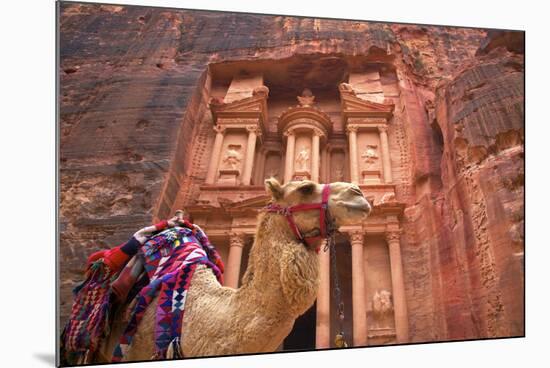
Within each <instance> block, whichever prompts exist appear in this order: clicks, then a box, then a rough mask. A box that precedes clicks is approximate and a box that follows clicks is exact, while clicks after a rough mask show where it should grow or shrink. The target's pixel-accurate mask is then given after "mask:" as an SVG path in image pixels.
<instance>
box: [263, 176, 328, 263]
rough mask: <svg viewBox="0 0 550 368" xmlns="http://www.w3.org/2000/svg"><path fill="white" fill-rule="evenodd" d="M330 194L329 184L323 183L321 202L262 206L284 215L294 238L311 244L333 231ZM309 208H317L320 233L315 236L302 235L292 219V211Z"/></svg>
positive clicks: (309, 209)
mask: <svg viewBox="0 0 550 368" xmlns="http://www.w3.org/2000/svg"><path fill="white" fill-rule="evenodd" d="M329 196H330V185H329V184H325V185H324V186H323V193H322V199H321V203H303V204H298V205H296V206H290V207H282V206H280V205H278V204H275V203H270V204H269V205H267V207H265V208H264V210H265V211H266V212H274V213H278V214H280V215H283V216H285V218H286V220H287V222H288V225H289V226H290V230H292V232H293V233H294V236H295V237H296V239H298V240H299V241H301V242H302V243H304V245H307V246H311V245H312V244H313V243H314V242H315V241H318V240H322V239H327V240H328V238H329V237H330V236H331V235H332V233H333V232H334V230H335V229H334V223H333V221H332V219H331V218H330V213H329V210H328V198H329ZM311 210H319V230H320V234H319V235H317V236H307V237H306V236H303V235H302V232H301V231H300V229H299V228H298V225H296V222H295V221H294V216H293V213H294V212H300V211H311ZM317 252H319V248H317Z"/></svg>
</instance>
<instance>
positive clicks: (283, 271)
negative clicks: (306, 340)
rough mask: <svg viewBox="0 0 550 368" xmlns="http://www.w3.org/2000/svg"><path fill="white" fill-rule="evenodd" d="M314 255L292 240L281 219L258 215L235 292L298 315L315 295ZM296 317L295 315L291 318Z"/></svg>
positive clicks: (316, 270) (315, 261)
mask: <svg viewBox="0 0 550 368" xmlns="http://www.w3.org/2000/svg"><path fill="white" fill-rule="evenodd" d="M318 262H319V261H318V257H317V254H316V253H315V252H314V251H312V250H309V249H308V248H306V247H305V246H304V245H303V244H302V243H300V242H299V241H297V240H296V238H295V236H294V234H293V233H292V231H291V230H290V228H289V227H288V223H287V222H286V219H285V218H284V217H283V216H280V215H277V214H270V213H266V214H262V215H261V216H260V219H259V221H258V227H257V229H256V237H255V241H254V245H253V246H252V248H251V250H250V255H249V262H248V268H247V270H246V272H245V275H244V277H243V286H242V287H241V288H240V289H239V293H240V294H243V295H247V294H250V295H254V298H256V302H257V303H259V305H262V306H265V307H266V308H267V309H273V311H274V312H277V313H280V310H281V308H283V309H284V310H286V311H288V312H289V313H290V315H293V314H297V315H299V314H301V313H303V312H304V311H305V309H304V308H306V309H307V308H309V306H310V305H311V304H312V303H313V301H314V300H315V297H316V293H317V282H318ZM293 317H296V316H293Z"/></svg>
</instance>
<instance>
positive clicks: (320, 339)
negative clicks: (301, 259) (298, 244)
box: [315, 243, 330, 349]
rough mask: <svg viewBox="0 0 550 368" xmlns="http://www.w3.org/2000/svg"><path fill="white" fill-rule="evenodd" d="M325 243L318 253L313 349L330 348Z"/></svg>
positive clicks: (328, 277) (327, 258)
mask: <svg viewBox="0 0 550 368" xmlns="http://www.w3.org/2000/svg"><path fill="white" fill-rule="evenodd" d="M324 246H325V243H323V244H322V245H321V252H320V253H319V290H318V292H317V324H316V329H315V347H316V348H317V349H326V348H330V253H329V252H330V251H329V250H327V251H326V252H324V251H323V250H322V249H323V248H324Z"/></svg>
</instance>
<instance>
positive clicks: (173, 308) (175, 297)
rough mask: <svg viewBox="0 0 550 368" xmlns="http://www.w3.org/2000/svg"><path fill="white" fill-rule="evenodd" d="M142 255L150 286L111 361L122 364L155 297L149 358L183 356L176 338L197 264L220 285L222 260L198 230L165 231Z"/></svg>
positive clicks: (141, 298) (135, 309)
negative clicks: (152, 335)
mask: <svg viewBox="0 0 550 368" xmlns="http://www.w3.org/2000/svg"><path fill="white" fill-rule="evenodd" d="M141 252H142V253H143V254H144V257H145V271H146V272H147V274H148V276H149V279H150V283H149V285H147V286H146V287H144V288H143V289H142V290H141V291H140V292H139V294H138V296H137V302H136V305H135V307H134V309H133V311H132V314H131V317H130V322H129V324H128V326H127V327H126V329H125V331H124V333H123V335H122V336H121V338H120V341H119V345H118V346H117V347H116V348H115V350H114V353H113V358H112V361H113V362H120V361H123V359H124V357H125V355H126V353H127V351H128V348H129V347H130V344H131V343H132V339H133V337H134V335H135V333H136V331H137V328H138V325H139V323H140V321H141V319H142V318H143V315H144V314H145V310H146V309H147V307H148V306H149V305H150V304H151V302H152V301H153V300H154V299H155V298H156V297H158V304H157V306H156V320H155V353H154V355H153V356H152V357H151V359H165V358H167V352H168V351H169V350H170V351H172V352H173V355H172V356H170V358H177V357H181V356H183V355H182V353H181V349H180V343H179V336H180V333H181V327H182V321H183V315H184V308H185V299H186V296H187V291H188V289H189V285H190V282H191V278H192V277H193V273H194V271H195V269H196V267H197V265H199V264H204V265H206V266H208V267H210V268H211V269H212V271H213V272H214V274H215V275H216V277H217V279H218V281H219V282H220V283H222V270H220V268H222V269H223V265H222V264H221V262H220V260H221V258H220V256H219V254H218V252H217V251H216V250H215V248H214V247H213V246H212V245H211V244H210V243H209V242H208V238H207V237H206V236H205V235H204V233H203V232H202V231H201V230H200V229H199V231H195V230H191V229H188V228H180V227H175V228H171V229H168V230H165V231H163V232H161V233H159V234H158V235H156V236H155V237H153V238H151V239H150V240H149V241H147V242H146V243H145V244H144V245H143V247H142V248H141ZM218 265H222V266H221V267H218Z"/></svg>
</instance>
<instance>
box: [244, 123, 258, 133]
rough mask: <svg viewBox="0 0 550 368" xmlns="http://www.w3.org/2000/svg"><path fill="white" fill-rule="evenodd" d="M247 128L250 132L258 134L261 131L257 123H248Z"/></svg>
mask: <svg viewBox="0 0 550 368" xmlns="http://www.w3.org/2000/svg"><path fill="white" fill-rule="evenodd" d="M246 130H247V131H248V132H249V133H256V134H258V132H259V131H260V130H259V129H258V126H257V125H247V126H246Z"/></svg>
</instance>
